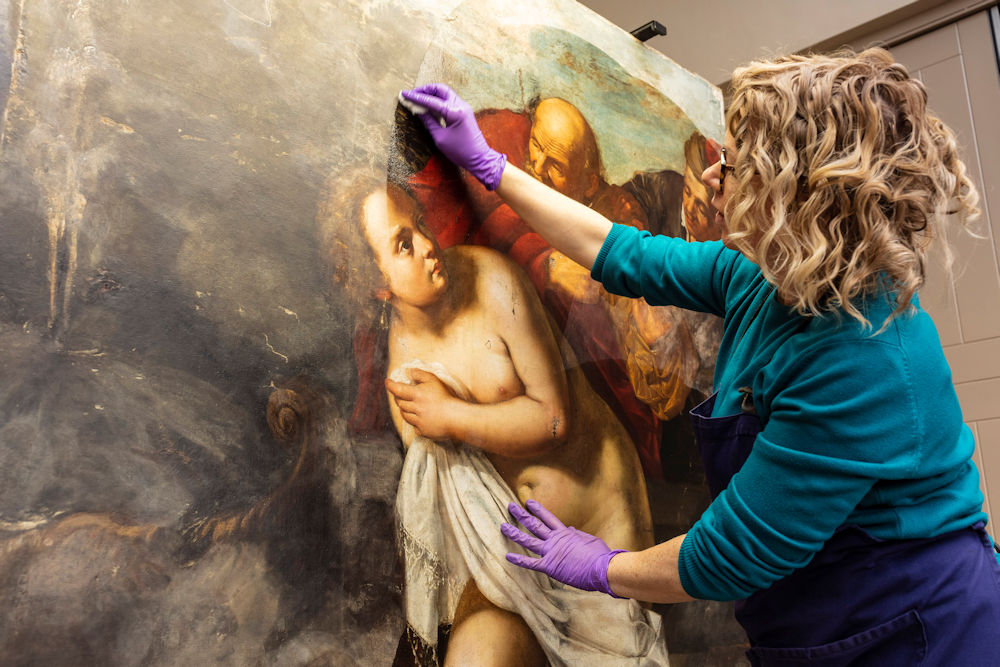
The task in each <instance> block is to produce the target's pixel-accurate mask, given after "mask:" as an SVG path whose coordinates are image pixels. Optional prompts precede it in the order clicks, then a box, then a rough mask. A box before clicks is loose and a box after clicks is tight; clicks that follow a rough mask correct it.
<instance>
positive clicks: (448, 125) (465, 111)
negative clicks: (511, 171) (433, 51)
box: [400, 83, 507, 190]
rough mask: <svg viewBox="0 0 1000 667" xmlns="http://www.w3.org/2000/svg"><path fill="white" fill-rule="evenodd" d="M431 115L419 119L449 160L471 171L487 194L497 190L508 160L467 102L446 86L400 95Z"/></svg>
mask: <svg viewBox="0 0 1000 667" xmlns="http://www.w3.org/2000/svg"><path fill="white" fill-rule="evenodd" d="M400 95H402V96H403V98H404V99H406V100H409V101H410V102H413V103H414V104H419V105H420V106H422V107H424V108H426V109H427V113H422V114H420V115H419V117H420V120H421V121H423V123H424V127H426V128H427V131H428V132H430V133H431V137H432V138H433V139H434V143H435V144H437V147H438V149H439V150H440V151H441V152H442V153H444V154H445V156H446V157H447V158H448V159H449V160H451V161H452V162H454V163H455V164H457V165H458V166H459V167H462V168H464V169H467V170H468V171H469V173H470V174H472V175H473V176H475V177H476V179H478V180H479V182H480V183H482V184H483V185H485V186H486V189H487V190H496V189H497V186H498V185H500V176H501V175H503V168H504V166H505V165H506V164H507V156H506V155H504V154H503V153H498V152H497V151H495V150H493V149H492V148H490V146H489V144H487V143H486V138H485V137H483V133H482V132H481V131H480V129H479V124H478V123H477V122H476V115H475V113H473V111H472V107H470V106H469V105H468V104H467V103H466V102H465V100H463V99H462V98H461V97H459V96H458V95H456V94H455V91H453V90H452V89H451V88H449V87H448V86H446V85H444V84H443V83H429V84H427V85H424V86H418V87H417V88H414V89H413V90H404V91H402V92H401V93H400Z"/></svg>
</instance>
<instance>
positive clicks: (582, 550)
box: [500, 500, 625, 598]
mask: <svg viewBox="0 0 1000 667" xmlns="http://www.w3.org/2000/svg"><path fill="white" fill-rule="evenodd" d="M524 506H525V507H526V508H528V510H530V511H531V513H530V514H529V513H528V512H526V511H525V510H523V509H521V507H520V505H518V504H517V503H511V504H510V505H508V506H507V509H508V510H510V513H511V515H512V516H513V517H514V518H515V519H517V520H518V521H519V522H520V523H521V525H523V526H524V527H525V528H527V529H528V530H529V531H531V533H532V534H534V535H535V537H532V536H531V535H528V534H526V533H523V532H521V531H520V530H518V529H517V528H515V527H514V526H512V525H511V524H509V523H505V524H503V525H501V526H500V532H501V533H503V534H504V535H505V536H507V538H508V539H510V540H513V541H514V542H517V543H518V544H520V545H521V546H522V547H524V548H525V549H530V550H531V551H534V552H535V553H536V554H538V555H540V556H541V558H531V557H529V556H524V555H522V554H513V553H509V554H507V560H509V561H510V562H511V563H513V564H514V565H517V566H519V567H523V568H527V569H529V570H535V571H537V572H543V573H545V574H547V575H549V576H550V577H552V578H553V579H555V580H557V581H561V582H563V583H564V584H569V585H570V586H574V587H576V588H581V589H583V590H585V591H600V592H601V593H607V594H608V595H610V596H611V597H615V598H616V597H620V596H618V595H615V594H614V592H612V590H611V586H610V585H609V584H608V565H609V564H610V563H611V559H612V558H614V557H615V556H616V555H618V554H620V553H622V552H624V551H625V549H610V548H608V545H607V544H605V543H604V540H602V539H601V538H599V537H594V536H593V535H590V534H588V533H585V532H583V531H582V530H577V529H576V528H572V527H566V526H565V525H563V522H562V521H560V520H559V519H557V518H556V516H555V515H554V514H553V513H552V512H550V511H548V510H547V509H545V507H543V506H542V504H541V503H539V502H537V501H535V500H529V501H528V502H526V503H525V504H524ZM532 515H534V516H532Z"/></svg>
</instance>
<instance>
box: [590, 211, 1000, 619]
mask: <svg viewBox="0 0 1000 667" xmlns="http://www.w3.org/2000/svg"><path fill="white" fill-rule="evenodd" d="M592 275H593V277H594V278H595V279H596V280H599V281H600V282H602V283H603V284H604V286H605V287H606V288H607V290H608V291H610V292H613V293H615V294H622V295H627V296H633V297H638V296H643V297H645V298H646V301H647V302H649V303H650V304H653V305H674V306H680V307H682V308H688V309H691V310H697V311H701V312H708V313H714V314H716V315H719V316H720V317H722V318H724V330H723V336H722V343H721V345H720V347H719V356H718V361H717V362H716V367H715V380H714V385H715V389H716V391H718V398H717V399H716V403H715V407H714V410H713V414H712V416H713V417H721V416H726V415H733V414H737V413H739V411H740V401H741V398H742V397H741V395H740V393H739V391H738V388H739V387H743V386H750V387H752V388H753V400H754V406H755V407H756V409H757V413H758V415H759V416H760V418H761V422H762V424H763V427H764V430H763V431H762V432H761V433H760V434H759V435H758V436H757V439H756V440H755V441H754V445H753V450H752V452H751V454H750V457H749V458H748V459H747V461H746V463H745V464H744V465H743V468H742V469H741V470H740V471H739V472H738V473H737V474H736V475H735V476H734V477H733V479H732V481H731V482H730V484H729V486H728V487H727V488H726V489H725V491H723V492H722V493H721V494H720V495H719V496H718V497H717V498H716V499H715V501H714V502H713V503H712V504H711V506H710V507H709V508H708V509H707V510H706V511H705V513H704V514H703V515H702V516H701V518H700V519H699V520H698V522H697V523H695V525H694V526H693V527H692V528H691V530H690V531H689V532H688V534H687V537H686V538H685V539H684V542H683V544H682V546H681V550H680V562H679V567H680V577H681V585H682V586H683V587H684V590H685V591H687V593H688V594H689V595H691V596H693V597H696V598H702V599H711V600H734V599H741V598H745V597H747V596H748V595H750V594H751V593H753V592H754V591H756V590H760V589H763V588H766V587H768V586H770V585H771V584H772V583H773V582H775V581H776V580H778V579H781V578H782V577H785V576H787V575H788V574H790V573H791V572H792V571H794V570H795V569H796V568H800V567H803V566H804V565H806V564H808V563H809V561H810V560H811V559H812V557H813V555H814V554H815V553H816V552H817V551H819V550H820V549H821V548H822V547H823V544H824V543H825V542H826V541H827V539H829V538H830V536H831V535H832V534H833V532H834V531H835V530H836V529H837V528H838V527H840V526H843V525H845V524H853V525H857V526H860V527H862V528H864V529H865V530H866V531H868V532H869V533H870V534H871V535H873V536H875V537H877V538H883V539H901V538H917V537H933V536H935V535H940V534H942V533H945V532H948V531H952V530H957V529H960V528H965V527H968V526H970V525H972V524H974V523H975V522H977V521H985V520H986V514H985V513H984V512H983V510H982V504H983V496H982V493H981V492H980V490H979V475H978V472H977V471H976V466H975V464H974V463H973V462H972V458H971V457H972V453H973V447H974V441H973V436H972V432H971V431H970V430H969V428H968V427H967V426H965V424H964V423H963V422H962V411H961V408H960V407H959V404H958V398H957V397H956V395H955V390H954V387H953V385H952V381H951V371H950V370H949V368H948V364H947V362H946V360H945V357H944V352H943V351H942V349H941V342H940V340H939V338H938V334H937V330H936V329H935V327H934V323H933V322H932V321H931V318H930V316H928V315H927V313H926V312H925V311H923V310H922V309H921V308H920V305H919V303H918V302H917V301H916V300H914V306H915V312H913V313H908V314H904V315H902V316H899V317H896V318H894V319H893V320H892V323H891V324H890V325H889V326H888V327H887V328H886V329H885V330H884V331H882V332H880V333H875V331H877V330H878V329H879V328H880V327H881V326H882V322H883V321H884V320H885V318H886V316H887V315H889V313H891V312H892V310H893V308H894V306H893V305H891V304H890V301H889V299H888V298H887V297H886V296H885V295H884V294H883V295H879V296H875V297H871V298H869V299H867V300H865V301H864V302H863V303H860V304H859V305H860V307H861V309H862V312H864V313H865V315H866V317H867V318H868V319H869V321H870V322H871V323H872V325H873V328H871V329H868V330H865V329H864V328H863V327H862V326H861V324H860V323H859V322H858V321H857V320H855V319H853V318H851V317H849V316H847V315H838V314H829V315H825V316H822V317H815V318H812V321H811V322H810V323H809V325H808V326H807V327H806V328H805V329H804V330H801V329H800V326H799V325H800V324H801V322H802V319H801V316H799V315H797V314H796V313H795V312H794V311H793V310H792V309H791V308H789V307H787V306H784V305H782V304H781V303H779V302H778V301H777V299H776V298H775V295H774V293H773V291H772V286H771V285H770V284H769V283H768V282H767V281H766V280H764V278H763V276H762V275H761V272H760V268H759V267H758V266H757V265H756V264H754V263H752V262H751V261H750V260H748V259H746V258H745V257H744V256H743V255H741V254H740V253H738V252H736V251H733V250H729V249H727V248H726V247H725V246H723V245H722V243H721V242H709V243H687V242H685V241H682V240H680V239H675V238H668V237H664V236H651V235H650V234H649V233H648V232H639V231H638V230H636V229H634V228H632V227H627V226H622V225H615V226H614V228H613V229H612V230H611V233H610V234H608V237H607V239H605V241H604V245H603V246H602V248H601V251H600V254H599V255H598V257H597V260H596V262H595V263H594V267H593V270H592Z"/></svg>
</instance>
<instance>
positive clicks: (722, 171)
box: [719, 146, 736, 192]
mask: <svg viewBox="0 0 1000 667" xmlns="http://www.w3.org/2000/svg"><path fill="white" fill-rule="evenodd" d="M727 169H728V170H729V171H736V167H734V166H733V165H731V164H726V147H725V146H723V147H722V148H720V149H719V192H722V191H723V189H724V188H725V187H726V170H727Z"/></svg>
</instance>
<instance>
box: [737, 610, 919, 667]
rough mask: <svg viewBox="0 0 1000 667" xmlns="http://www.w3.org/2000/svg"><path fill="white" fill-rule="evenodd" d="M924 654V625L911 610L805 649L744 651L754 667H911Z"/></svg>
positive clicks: (916, 663) (755, 649) (757, 647)
mask: <svg viewBox="0 0 1000 667" xmlns="http://www.w3.org/2000/svg"><path fill="white" fill-rule="evenodd" d="M926 653H927V636H926V634H925V633H924V624H923V622H922V621H921V620H920V615H919V614H918V613H917V611H916V610H915V609H911V610H910V611H908V612H906V613H905V614H901V615H899V616H897V617H896V618H893V619H892V620H890V621H886V622H885V623H882V624H881V625H877V626H875V627H874V628H871V629H869V630H864V631H862V632H859V633H857V634H854V635H851V636H850V637H848V638H846V639H841V640H840V641H835V642H830V643H829V644H822V645H820V646H811V647H807V648H767V647H763V646H755V647H753V648H751V649H750V650H749V651H747V657H748V658H750V663H751V664H752V665H754V667H772V666H773V667H795V666H796V665H810V667H836V666H837V665H847V664H850V665H852V667H854V666H857V667H861V666H862V665H873V666H874V665H878V666H879V667H883V666H885V667H890V666H895V665H898V666H899V667H912V666H913V665H918V664H920V661H921V660H923V659H924V656H925V655H926Z"/></svg>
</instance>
